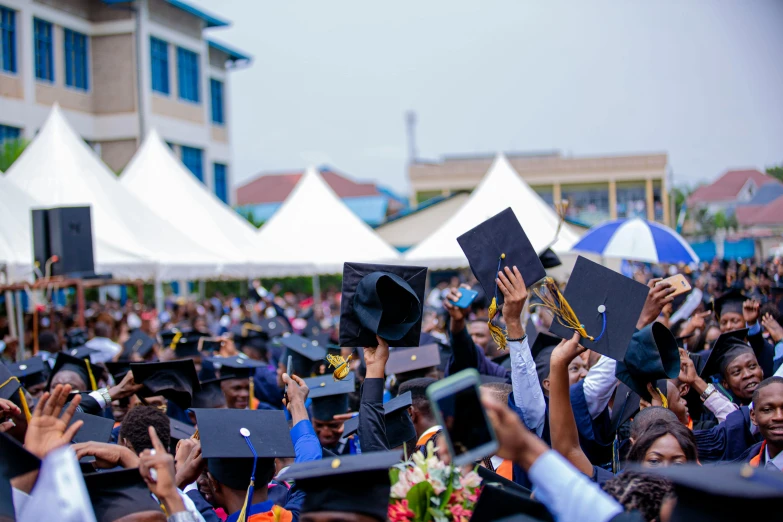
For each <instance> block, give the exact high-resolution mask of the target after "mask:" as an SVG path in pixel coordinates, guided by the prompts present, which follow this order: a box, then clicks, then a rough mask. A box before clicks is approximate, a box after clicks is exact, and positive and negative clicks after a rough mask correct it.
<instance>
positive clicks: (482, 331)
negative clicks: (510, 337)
mask: <svg viewBox="0 0 783 522" xmlns="http://www.w3.org/2000/svg"><path fill="white" fill-rule="evenodd" d="M468 332H469V333H470V337H471V339H473V342H474V343H476V344H477V345H478V346H481V347H482V348H484V350H486V349H487V347H488V345H489V342H490V340H491V339H492V336H491V335H490V334H489V326H488V325H487V323H485V322H484V321H473V322H472V323H470V324H469V325H468Z"/></svg>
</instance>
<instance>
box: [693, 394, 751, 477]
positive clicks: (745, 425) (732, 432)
mask: <svg viewBox="0 0 783 522" xmlns="http://www.w3.org/2000/svg"><path fill="white" fill-rule="evenodd" d="M750 427H751V420H750V410H749V409H748V407H747V406H742V407H740V409H739V410H737V411H734V412H732V413H730V414H729V415H728V416H727V417H726V420H725V421H723V422H721V423H720V424H718V425H717V426H715V427H714V428H712V429H709V430H694V431H693V436H694V438H695V439H696V448H697V450H698V453H699V461H700V462H702V463H704V462H714V461H731V460H735V459H737V458H739V457H740V456H741V455H742V454H743V452H745V451H746V450H747V449H748V448H750V447H751V446H753V445H754V444H756V443H757V442H758V441H759V440H760V436H759V435H753V434H752V433H751V432H750Z"/></svg>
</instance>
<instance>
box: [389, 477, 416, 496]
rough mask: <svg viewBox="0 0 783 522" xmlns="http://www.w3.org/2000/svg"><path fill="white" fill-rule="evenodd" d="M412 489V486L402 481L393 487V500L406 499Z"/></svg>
mask: <svg viewBox="0 0 783 522" xmlns="http://www.w3.org/2000/svg"><path fill="white" fill-rule="evenodd" d="M410 489H411V486H410V484H408V483H406V482H403V481H402V480H400V481H398V482H397V483H396V484H395V485H393V486H392V488H391V496H392V498H405V497H406V496H407V495H408V491H410Z"/></svg>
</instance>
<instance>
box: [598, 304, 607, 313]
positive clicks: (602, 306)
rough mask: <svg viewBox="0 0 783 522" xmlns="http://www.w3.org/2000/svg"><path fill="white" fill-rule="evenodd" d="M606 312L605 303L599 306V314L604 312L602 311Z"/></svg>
mask: <svg viewBox="0 0 783 522" xmlns="http://www.w3.org/2000/svg"><path fill="white" fill-rule="evenodd" d="M604 312H606V307H605V306H604V305H600V306H599V307H598V313H599V314H602V313H604Z"/></svg>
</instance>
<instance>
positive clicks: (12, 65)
mask: <svg viewBox="0 0 783 522" xmlns="http://www.w3.org/2000/svg"><path fill="white" fill-rule="evenodd" d="M228 25H229V22H227V21H225V20H222V19H220V18H218V17H216V16H214V15H211V14H209V13H206V12H204V11H202V10H200V9H197V8H195V7H193V6H191V5H190V4H187V3H186V2H184V1H181V0H133V1H129V0H0V140H4V139H8V138H17V137H22V138H32V137H33V136H35V134H36V132H37V131H38V128H39V127H40V126H41V124H42V123H43V121H44V119H45V117H46V115H47V114H48V112H49V110H50V108H51V105H52V104H53V103H55V102H57V103H59V104H60V106H61V107H62V109H63V110H64V112H65V114H66V117H67V118H68V121H69V123H70V124H71V125H73V126H74V128H75V129H76V130H77V132H79V134H80V135H81V136H82V138H84V139H85V140H86V141H87V142H88V143H90V144H91V145H92V147H93V148H94V149H95V151H96V152H97V153H98V154H99V155H100V156H101V158H102V159H103V160H104V162H105V163H106V164H107V165H108V166H109V167H110V168H111V169H112V170H114V171H116V172H119V171H121V170H122V169H123V168H124V167H125V165H126V164H127V163H128V161H130V159H131V157H132V156H133V154H134V153H135V152H136V149H137V147H138V146H139V144H140V143H141V139H142V138H143V136H144V135H145V133H146V132H147V131H148V130H149V129H152V128H155V129H157V130H158V132H159V133H160V135H161V136H162V137H163V138H164V139H165V140H166V141H167V142H168V143H169V145H170V146H171V147H172V149H173V150H174V151H175V152H176V153H177V155H178V156H179V157H180V158H181V159H182V161H183V162H184V163H185V165H186V166H187V167H188V168H189V169H190V170H191V171H192V172H193V173H194V175H195V176H196V177H197V178H199V179H200V180H201V181H203V182H204V183H205V184H206V185H207V186H208V187H209V188H210V189H211V190H212V191H214V192H215V194H217V195H218V196H219V197H220V198H221V199H223V200H224V201H226V202H228V203H232V201H231V194H232V192H231V191H230V190H229V187H230V186H231V175H232V172H231V146H230V136H229V132H228V126H227V124H228V123H229V122H228V121H227V117H226V115H227V114H228V113H229V110H228V108H229V106H230V103H229V99H228V92H229V88H228V86H229V72H230V70H231V69H233V68H235V67H238V66H241V65H243V64H247V63H249V61H250V58H249V57H248V56H246V55H244V54H243V53H241V52H239V51H236V50H233V49H231V48H230V47H228V46H227V45H225V44H222V43H220V42H217V41H215V40H212V39H211V38H207V37H206V36H205V34H204V33H205V30H207V29H211V28H216V27H225V26H228Z"/></svg>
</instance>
